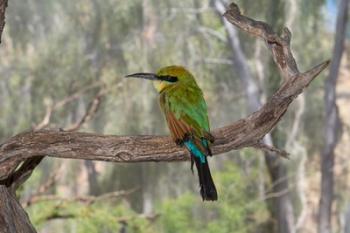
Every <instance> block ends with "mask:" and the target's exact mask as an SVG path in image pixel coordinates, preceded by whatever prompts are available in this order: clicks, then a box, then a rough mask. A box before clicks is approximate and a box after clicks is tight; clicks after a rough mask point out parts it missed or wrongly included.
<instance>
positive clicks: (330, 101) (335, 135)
mask: <svg viewBox="0 0 350 233" xmlns="http://www.w3.org/2000/svg"><path fill="white" fill-rule="evenodd" d="M348 5H349V0H341V1H340V3H339V8H338V9H339V10H338V17H337V27H336V34H335V44H334V49H333V59H332V62H331V65H330V71H329V75H328V78H327V79H326V83H325V109H326V122H325V143H324V148H323V151H322V158H321V173H322V176H321V198H320V204H319V210H318V214H319V216H318V224H319V225H318V232H319V233H331V232H332V226H331V216H332V202H333V198H334V173H333V169H334V156H335V155H334V149H335V147H336V145H337V143H338V140H339V138H340V134H341V122H340V118H339V112H338V107H337V104H336V83H337V79H338V73H339V66H340V62H341V57H342V54H343V50H344V38H345V30H346V22H347V14H348Z"/></svg>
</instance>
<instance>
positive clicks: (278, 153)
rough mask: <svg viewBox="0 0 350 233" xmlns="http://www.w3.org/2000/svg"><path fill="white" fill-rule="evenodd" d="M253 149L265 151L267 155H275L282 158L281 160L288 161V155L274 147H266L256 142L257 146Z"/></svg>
mask: <svg viewBox="0 0 350 233" xmlns="http://www.w3.org/2000/svg"><path fill="white" fill-rule="evenodd" d="M253 147H254V148H257V149H260V150H262V151H265V152H267V153H273V154H277V155H279V156H282V157H283V158H286V159H289V154H288V153H287V152H286V151H284V150H281V149H278V148H276V147H274V146H270V145H267V144H265V143H263V142H258V143H257V144H255V145H253Z"/></svg>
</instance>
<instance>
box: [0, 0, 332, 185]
mask: <svg viewBox="0 0 350 233" xmlns="http://www.w3.org/2000/svg"><path fill="white" fill-rule="evenodd" d="M224 16H225V17H226V19H228V20H229V22H231V23H232V24H234V25H236V26H237V27H239V28H240V29H242V30H243V31H245V32H247V33H249V34H251V35H254V36H257V37H260V38H262V39H264V40H265V41H266V42H267V45H268V48H269V49H270V50H271V54H272V56H273V58H274V61H275V63H276V65H277V66H278V68H279V71H280V73H281V75H282V77H283V80H284V81H283V83H282V85H281V86H280V88H279V89H278V90H277V91H276V93H275V94H273V95H272V96H271V98H270V100H269V101H268V102H267V103H266V104H264V105H263V107H262V108H261V109H260V110H258V111H256V112H254V113H252V114H251V115H249V116H248V117H246V118H244V119H241V120H239V121H237V122H234V123H232V124H230V125H228V126H225V127H222V128H218V129H215V130H213V131H212V133H213V135H214V137H215V139H216V140H215V143H214V145H213V147H212V150H213V153H214V154H215V155H217V154H220V153H223V152H227V151H230V150H235V149H241V148H243V147H256V148H263V149H264V148H265V149H267V147H265V146H264V145H262V144H261V139H262V138H263V137H264V136H265V135H266V134H267V133H268V132H269V131H271V130H272V129H273V127H274V126H275V125H276V124H277V123H278V121H279V120H280V119H281V117H282V116H283V115H284V113H285V112H286V111H287V108H288V106H289V104H290V103H291V102H292V101H293V100H294V99H295V98H296V97H297V96H298V95H299V94H300V93H301V92H302V91H303V89H304V88H305V87H307V86H308V85H309V83H310V82H311V81H312V80H313V79H314V78H315V77H316V76H317V75H318V74H319V73H320V72H321V71H322V70H324V69H325V68H326V67H327V66H328V64H329V61H326V62H323V63H321V64H320V65H317V66H315V67H314V68H312V69H311V70H309V71H307V72H305V73H300V72H299V70H298V68H297V65H296V62H295V60H294V57H293V55H292V52H291V49H290V40H291V34H290V32H289V30H288V29H287V28H285V29H284V30H283V33H282V35H281V36H279V35H277V34H276V33H275V32H274V31H273V30H272V29H271V27H270V26H269V25H267V24H266V23H264V22H259V21H255V20H253V19H250V18H248V17H246V16H243V15H242V14H241V13H240V11H239V9H238V7H237V5H236V4H231V5H230V7H229V9H228V11H227V12H226V13H225V14H224ZM268 149H269V150H273V151H275V152H277V153H279V152H281V153H284V152H282V151H281V150H278V149H275V148H268ZM37 156H50V157H57V158H73V159H85V160H102V161H111V162H141V161H142V162H145V161H182V160H187V159H189V155H188V153H187V152H186V150H184V149H183V148H181V147H178V146H176V145H175V143H173V142H172V141H171V139H170V137H167V136H112V135H97V134H92V133H80V132H66V131H58V130H42V131H38V132H25V133H21V134H19V135H17V136H14V137H12V138H10V139H9V140H8V141H6V142H5V143H3V144H2V145H1V146H0V179H1V180H4V179H7V178H8V177H11V174H12V173H13V172H14V171H15V169H16V167H17V166H18V165H19V164H20V163H21V162H22V161H25V160H27V159H29V158H33V157H37Z"/></svg>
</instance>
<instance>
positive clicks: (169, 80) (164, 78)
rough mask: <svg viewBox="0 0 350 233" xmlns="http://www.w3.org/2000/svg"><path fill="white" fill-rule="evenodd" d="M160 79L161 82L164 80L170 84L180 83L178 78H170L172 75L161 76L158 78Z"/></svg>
mask: <svg viewBox="0 0 350 233" xmlns="http://www.w3.org/2000/svg"><path fill="white" fill-rule="evenodd" d="M158 78H159V79H160V80H163V81H167V82H170V83H174V82H177V81H178V78H177V77H175V76H170V75H161V76H158Z"/></svg>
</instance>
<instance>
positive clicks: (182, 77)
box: [125, 66, 195, 93]
mask: <svg viewBox="0 0 350 233" xmlns="http://www.w3.org/2000/svg"><path fill="white" fill-rule="evenodd" d="M125 77H127V78H128V77H132V78H143V79H149V80H152V81H153V85H154V87H155V88H156V89H157V91H158V92H159V93H160V92H162V91H163V90H165V89H167V88H168V87H171V86H174V85H191V84H195V80H194V77H193V75H192V74H191V73H190V72H189V71H188V70H186V69H185V68H184V67H182V66H166V67H163V68H161V69H160V70H158V72H157V73H155V74H154V73H135V74H129V75H127V76H125Z"/></svg>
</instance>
